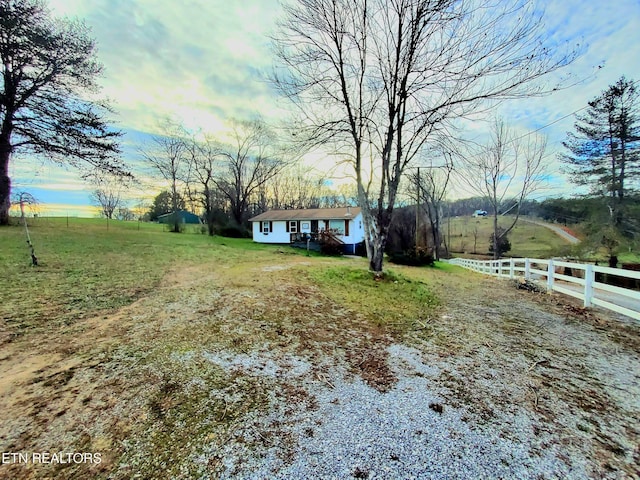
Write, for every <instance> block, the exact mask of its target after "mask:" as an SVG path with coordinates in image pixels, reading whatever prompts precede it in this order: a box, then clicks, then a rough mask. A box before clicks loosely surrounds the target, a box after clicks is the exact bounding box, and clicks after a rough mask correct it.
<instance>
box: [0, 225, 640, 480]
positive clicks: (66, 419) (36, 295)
mask: <svg viewBox="0 0 640 480" xmlns="http://www.w3.org/2000/svg"><path fill="white" fill-rule="evenodd" d="M462 227H463V226H461V228H462ZM539 228H540V230H537V229H536V230H535V231H534V230H529V231H527V232H526V233H523V234H522V238H524V239H526V235H529V239H530V240H531V238H530V237H533V236H535V237H536V238H538V236H540V237H541V236H542V235H543V233H546V229H544V228H543V227H539ZM164 230H165V229H164V228H163V226H162V225H155V224H138V223H136V222H116V221H112V222H109V225H108V228H107V224H106V221H104V220H93V219H86V220H85V219H74V218H70V219H69V223H68V225H67V219H66V218H60V219H34V221H33V223H32V225H31V228H30V231H31V238H32V241H33V244H34V246H35V249H36V254H37V256H38V258H39V262H40V265H39V266H37V267H31V266H30V258H29V252H28V250H27V247H26V245H25V238H24V230H23V229H22V228H20V227H15V226H14V227H8V228H3V229H0V268H2V271H3V273H4V278H5V289H4V292H5V297H4V301H3V302H2V304H1V306H0V345H1V346H2V355H1V356H0V371H2V372H3V373H2V375H0V409H1V410H2V411H3V422H1V423H0V450H2V451H5V452H40V451H49V452H58V451H61V450H62V451H67V452H99V453H101V454H102V461H101V463H100V464H98V465H91V464H66V465H63V464H52V465H30V466H26V467H25V466H24V465H17V464H14V465H0V469H1V470H0V478H12V479H32V478H60V479H72V478H104V479H106V478H110V479H129V478H148V479H164V478H184V479H187V478H217V476H218V475H219V474H220V473H221V472H224V471H225V465H226V464H225V462H227V463H228V461H229V460H228V459H229V457H230V456H231V457H233V456H235V457H237V458H239V459H240V460H239V464H242V460H243V458H245V456H246V457H249V456H251V455H253V454H260V455H261V453H259V452H265V451H273V452H277V456H278V458H281V459H283V461H284V462H285V463H286V462H287V461H289V460H290V459H291V458H293V457H294V456H295V455H296V452H297V449H298V448H299V444H298V439H297V438H294V437H292V436H291V435H290V434H288V433H287V432H288V431H289V430H287V428H289V427H288V426H287V425H289V426H290V425H291V424H295V423H296V421H297V420H296V418H297V417H296V415H299V414H300V412H308V413H309V412H310V413H309V414H311V413H313V412H316V411H317V410H318V402H319V401H320V400H319V398H320V397H318V396H317V395H318V392H322V391H325V390H327V391H330V392H331V391H333V388H334V387H335V385H334V384H335V383H336V382H338V381H343V380H344V379H345V378H346V379H347V380H349V379H353V378H355V377H357V378H359V379H361V380H362V382H364V383H365V384H366V385H367V386H368V387H370V388H371V389H374V390H376V391H377V392H378V393H380V394H385V393H389V392H390V391H392V390H393V389H394V388H396V386H397V385H398V382H399V381H400V380H399V378H398V376H399V374H398V373H397V371H398V370H397V368H398V366H397V365H396V366H395V367H394V366H393V363H392V362H391V360H390V353H389V350H388V347H389V348H391V347H393V346H397V345H398V344H402V345H409V346H412V347H414V348H416V349H419V350H420V352H421V355H424V359H425V361H427V362H430V363H433V364H434V365H437V366H438V368H437V369H435V370H434V372H435V373H433V375H435V376H434V377H433V385H440V386H442V387H445V388H447V389H448V391H449V392H450V393H449V394H447V395H448V397H447V398H449V405H448V406H447V407H446V408H447V409H449V408H458V407H459V408H467V407H468V408H469V412H480V413H481V415H480V416H479V417H478V418H477V421H478V422H479V423H478V424H477V425H482V422H485V423H486V422H491V421H493V420H491V419H492V415H493V414H492V413H491V412H500V411H502V410H504V411H505V412H508V411H509V409H510V408H522V409H528V410H527V415H532V416H537V415H538V410H537V409H538V400H539V399H538V396H537V395H538V394H537V393H535V394H533V393H531V388H532V387H531V381H532V379H533V380H535V378H533V375H534V374H536V372H535V371H532V367H531V366H532V365H533V366H534V367H535V366H536V365H537V364H539V363H540V359H542V358H553V360H552V362H553V364H554V365H556V364H557V365H558V368H557V370H553V372H552V373H553V375H557V378H555V377H554V378H553V380H552V381H550V382H549V383H545V384H542V383H541V385H546V387H545V390H544V391H545V392H550V394H553V395H556V394H557V395H561V396H562V398H563V399H564V400H563V402H565V403H558V404H557V405H556V404H555V403H553V404H552V403H551V402H548V401H547V398H546V397H544V398H543V397H541V398H540V403H541V404H542V405H543V406H544V408H545V409H547V410H545V411H544V412H542V413H541V414H540V415H543V414H544V415H548V416H549V417H548V418H551V419H553V418H554V416H558V417H559V418H560V417H561V416H562V415H565V412H576V411H577V412H582V411H583V409H584V408H583V404H582V403H581V401H582V399H583V398H584V391H585V388H587V387H588V388H590V389H591V390H590V396H594V395H596V394H600V393H599V392H600V390H602V389H603V388H604V387H601V386H599V384H597V383H596V384H594V381H593V379H592V377H590V376H589V375H591V370H588V369H586V367H585V373H584V375H583V374H582V373H581V372H578V373H574V370H575V365H574V364H575V362H576V351H578V350H575V349H580V350H579V351H580V352H582V353H581V354H580V355H582V356H587V355H589V354H590V352H594V351H596V350H597V349H595V348H594V347H593V345H598V346H600V345H603V344H604V343H603V342H611V341H616V342H618V343H617V344H616V346H615V348H616V349H617V348H618V347H620V348H621V349H623V350H632V351H633V352H636V351H637V348H638V347H637V338H638V336H637V329H632V328H630V327H627V326H624V325H622V326H620V325H618V324H617V323H615V322H613V321H611V322H610V323H608V324H607V328H606V330H604V329H602V328H600V326H601V325H602V322H603V321H604V320H602V319H600V318H599V317H598V318H596V317H594V320H593V322H594V325H597V326H598V328H599V330H594V332H595V333H594V332H592V333H590V334H589V335H592V334H593V335H600V333H598V332H601V331H602V332H605V331H606V335H607V337H606V338H600V337H598V338H595V337H594V339H593V342H594V343H592V344H588V343H586V344H584V345H582V344H580V345H578V344H576V345H572V347H571V348H566V346H565V345H559V344H556V343H555V342H559V341H565V340H566V339H574V338H576V339H584V337H583V336H581V335H583V334H584V332H583V331H582V330H577V334H575V335H574V334H572V333H571V332H569V333H567V332H565V331H564V330H562V329H567V328H570V327H571V328H573V327H572V325H575V328H577V329H579V328H582V327H581V325H582V324H583V323H584V322H587V321H589V318H591V317H589V316H588V315H585V314H584V313H583V312H582V311H581V310H580V309H574V310H566V309H565V307H564V305H562V304H558V303H556V302H555V301H554V300H553V299H552V298H550V297H549V296H544V297H540V298H538V299H536V300H535V302H541V303H540V304H538V303H535V302H534V301H533V300H531V299H530V297H528V296H526V295H527V294H523V293H522V292H520V291H518V290H516V289H515V288H513V287H512V286H510V285H508V284H506V283H504V282H501V281H499V280H496V279H492V278H487V277H483V276H481V275H479V274H474V273H472V272H468V271H466V270H463V269H461V268H458V267H455V266H452V265H449V264H447V263H440V262H437V263H436V266H435V267H432V268H414V267H406V266H400V265H390V264H387V265H386V267H387V270H386V272H387V274H386V275H385V278H384V279H383V280H380V281H376V280H374V278H373V277H372V276H371V274H369V273H368V271H367V268H366V260H364V259H359V258H335V257H323V256H319V255H317V254H311V255H310V256H307V254H306V252H305V251H303V250H296V249H293V248H290V247H283V246H273V245H264V244H256V243H253V242H252V241H251V240H248V239H230V238H221V237H213V238H212V237H209V236H207V235H202V234H200V233H199V232H198V230H197V229H194V230H192V231H190V232H186V233H183V234H173V233H169V232H167V231H164ZM514 238H517V237H514ZM523 242H524V240H523ZM531 298H532V297H531ZM554 312H555V313H554ZM576 315H579V318H578V319H577V320H576V319H575V316H576ZM570 316H571V318H569V317H570ZM565 317H566V318H567V322H568V323H565V321H564V320H563V319H564V318H565ZM544 325H548V326H549V327H545V326H544ZM551 327H553V328H556V327H557V328H561V330H553V329H552V328H551ZM602 335H604V333H603V334H602ZM543 338H544V341H543V340H542V339H543ZM611 339H613V340H611ZM612 348H613V347H612ZM552 356H553V357H552ZM634 358H635V357H634ZM514 362H517V366H516V367H514ZM536 362H537V363H536ZM598 365H599V364H598ZM485 367H486V368H487V369H489V370H485ZM538 369H540V370H541V369H542V368H541V367H538ZM523 372H524V373H523ZM418 373H419V372H414V374H412V375H414V376H415V378H422V377H418ZM420 375H422V374H420ZM536 378H538V377H536ZM567 379H569V380H571V381H570V382H568V381H567ZM538 380H539V381H540V382H543V381H546V380H545V378H543V377H540V378H538ZM538 380H536V381H538ZM430 381H431V380H430ZM489 382H495V385H493V384H491V385H489ZM572 382H573V383H572ZM574 385H575V389H574ZM510 388H513V389H514V391H513V392H512V394H513V398H514V399H515V400H513V402H511V400H509V398H508V395H506V394H505V392H504V391H503V390H504V389H507V390H508V389H510ZM535 388H538V387H535ZM539 388H542V387H539ZM596 390H597V391H596ZM507 393H508V392H507ZM382 398H383V397H382ZM505 402H506V403H505ZM510 402H511V403H510ZM330 404H331V405H333V402H330ZM336 405H337V404H336ZM336 408H342V407H341V406H338V407H336ZM398 408H405V406H398ZM270 412H271V413H273V412H276V413H278V412H279V413H278V415H279V416H278V419H277V420H276V421H275V422H273V423H265V420H264V419H265V418H267V416H268V415H269V413H270ZM612 412H613V413H612ZM472 414H473V415H475V413H470V414H469V415H472ZM586 414H588V415H592V414H593V412H592V411H590V410H589V411H586V413H585V415H586ZM602 416H603V417H602V418H603V424H605V423H606V424H607V425H609V424H612V425H614V426H615V429H616V430H615V432H614V433H612V435H614V434H615V435H616V436H618V437H624V435H626V434H624V431H623V430H622V427H624V426H625V425H626V423H625V422H627V419H629V418H633V415H632V414H631V413H630V412H629V410H628V409H627V410H625V409H624V408H618V407H612V408H607V410H606V412H605V413H603V414H602ZM508 417H509V418H511V417H512V415H508ZM474 418H475V417H474ZM536 418H538V417H536ZM547 420H548V419H547V417H546V416H545V417H544V418H543V416H540V418H539V420H538V421H540V422H541V424H542V425H543V426H544V429H545V431H546V430H547V429H548V430H549V432H551V433H550V434H549V435H556V436H555V437H551V439H550V440H549V441H550V442H557V441H558V439H559V438H568V437H570V436H576V435H582V434H583V433H584V432H583V433H580V432H581V431H576V430H575V429H570V428H569V427H566V425H574V424H575V419H568V420H567V419H565V418H564V417H561V420H560V421H558V423H557V425H556V424H553V423H552V420H551V423H548V422H547ZM287 422H290V423H289V424H288V423H287ZM545 422H546V423H545ZM612 422H613V423H612ZM487 425H488V427H487V428H498V429H502V430H500V431H501V432H503V433H504V434H505V435H509V432H510V431H511V430H512V428H511V426H510V424H509V423H508V422H507V423H505V424H504V425H503V424H497V427H496V426H495V425H493V424H487ZM571 428H572V427H571ZM590 428H591V427H590ZM593 428H596V429H597V428H599V427H593ZM607 428H608V427H607ZM611 428H614V427H611ZM541 429H542V428H541ZM305 432H306V431H305ZM621 432H622V433H621ZM305 435H309V436H310V435H313V428H309V431H308V433H305ZM545 435H546V434H545ZM627 436H628V435H627ZM572 438H573V437H572ZM576 438H577V437H576ZM603 438H604V437H603ZM624 438H626V437H624ZM626 441H627V440H625V442H626ZM589 442H590V440H589V439H587V440H586V441H585V442H583V443H584V444H587V445H591V443H589ZM607 442H608V440H607ZM609 443H611V442H609ZM609 443H607V444H606V445H605V446H604V447H603V446H602V445H600V444H599V443H598V444H597V445H596V444H594V445H596V447H594V448H597V449H599V450H597V451H598V452H600V453H601V455H602V458H604V460H602V462H613V464H614V465H615V466H616V468H630V467H628V464H629V462H627V460H626V459H625V458H623V457H620V458H617V457H615V455H614V454H613V453H611V451H610V450H611V446H610V445H609ZM614 443H615V442H614ZM625 445H626V444H625ZM614 446H615V445H614ZM607 448H609V450H607ZM625 448H626V447H625ZM225 452H226V453H225ZM256 452H258V453H256ZM598 461H600V460H598ZM625 462H626V463H625ZM236 465H238V464H236ZM597 465H599V464H597ZM598 468H599V467H598ZM598 471H601V470H598ZM245 473H246V472H245ZM226 474H227V477H228V476H233V475H234V473H233V471H231V472H229V471H226ZM238 475H239V476H241V477H242V476H243V475H241V474H238Z"/></svg>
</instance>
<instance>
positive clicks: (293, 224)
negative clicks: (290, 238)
mask: <svg viewBox="0 0 640 480" xmlns="http://www.w3.org/2000/svg"><path fill="white" fill-rule="evenodd" d="M289 232H291V233H298V222H297V221H296V220H290V221H289Z"/></svg>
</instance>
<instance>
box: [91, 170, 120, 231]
mask: <svg viewBox="0 0 640 480" xmlns="http://www.w3.org/2000/svg"><path fill="white" fill-rule="evenodd" d="M89 178H90V180H91V183H93V185H94V187H95V188H94V190H93V192H92V193H91V198H92V200H93V202H94V203H95V205H97V206H98V207H99V208H100V213H101V215H102V216H103V217H105V218H108V219H113V215H114V213H115V212H116V211H117V210H118V209H121V208H124V207H126V203H127V201H126V199H125V198H124V194H125V192H126V190H127V189H128V188H129V182H128V181H127V179H123V178H121V177H117V176H114V175H111V174H109V173H105V172H103V171H99V170H97V171H95V172H93V173H92V174H91V175H90V177H89Z"/></svg>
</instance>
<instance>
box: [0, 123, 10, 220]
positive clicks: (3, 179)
mask: <svg viewBox="0 0 640 480" xmlns="http://www.w3.org/2000/svg"><path fill="white" fill-rule="evenodd" d="M9 160H11V143H10V142H9V136H8V134H5V133H2V134H1V135H0V225H8V224H9V209H10V208H11V177H9Z"/></svg>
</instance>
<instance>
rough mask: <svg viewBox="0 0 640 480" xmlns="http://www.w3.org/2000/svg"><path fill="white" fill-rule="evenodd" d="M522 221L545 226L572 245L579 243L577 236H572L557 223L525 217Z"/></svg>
mask: <svg viewBox="0 0 640 480" xmlns="http://www.w3.org/2000/svg"><path fill="white" fill-rule="evenodd" d="M522 221H523V222H529V223H535V224H536V225H540V226H543V227H546V228H548V229H549V230H552V231H553V232H554V233H556V234H557V235H558V236H560V237H562V238H564V239H565V240H566V241H567V242H569V243H570V244H572V245H576V244H578V243H580V239H579V238H576V237H574V236H573V235H571V234H570V233H569V232H567V231H566V230H563V229H562V228H560V227H558V226H557V225H553V224H551V223H545V222H539V221H537V220H530V219H525V218H522Z"/></svg>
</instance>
